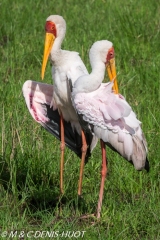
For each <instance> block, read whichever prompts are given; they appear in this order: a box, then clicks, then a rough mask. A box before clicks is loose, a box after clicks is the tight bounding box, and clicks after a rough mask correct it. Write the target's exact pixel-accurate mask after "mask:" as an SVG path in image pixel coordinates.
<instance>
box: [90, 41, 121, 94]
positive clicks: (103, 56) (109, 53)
mask: <svg viewBox="0 0 160 240" xmlns="http://www.w3.org/2000/svg"><path fill="white" fill-rule="evenodd" d="M89 57H90V62H92V61H93V59H96V60H97V62H98V61H101V62H103V63H104V64H105V65H106V70H107V73H108V76H109V79H110V81H114V85H113V90H114V92H115V93H118V84H117V79H116V67H115V55H114V47H113V44H112V42H110V41H108V40H101V41H97V42H95V43H94V44H93V45H92V47H91V49H90V53H89Z"/></svg>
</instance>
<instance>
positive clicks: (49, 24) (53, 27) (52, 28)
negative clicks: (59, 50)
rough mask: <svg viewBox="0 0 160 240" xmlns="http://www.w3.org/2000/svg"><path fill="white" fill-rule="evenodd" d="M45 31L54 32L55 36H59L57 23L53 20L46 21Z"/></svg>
mask: <svg viewBox="0 0 160 240" xmlns="http://www.w3.org/2000/svg"><path fill="white" fill-rule="evenodd" d="M45 31H46V33H52V34H53V35H54V36H55V37H56V36H57V30H56V25H55V24H54V23H53V22H50V21H47V22H46V25H45Z"/></svg>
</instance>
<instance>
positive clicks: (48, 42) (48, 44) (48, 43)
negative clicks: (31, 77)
mask: <svg viewBox="0 0 160 240" xmlns="http://www.w3.org/2000/svg"><path fill="white" fill-rule="evenodd" d="M54 40H55V36H54V35H53V34H52V33H46V37H45V43H44V54H43V62H42V70H41V78H42V80H43V78H44V73H45V69H46V65H47V61H48V57H49V54H50V52H51V49H52V46H53V44H54Z"/></svg>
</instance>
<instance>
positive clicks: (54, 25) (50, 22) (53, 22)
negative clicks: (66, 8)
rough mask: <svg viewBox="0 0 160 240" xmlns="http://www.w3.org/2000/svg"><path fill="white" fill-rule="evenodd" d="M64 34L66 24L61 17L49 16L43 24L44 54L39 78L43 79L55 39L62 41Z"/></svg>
mask: <svg viewBox="0 0 160 240" xmlns="http://www.w3.org/2000/svg"><path fill="white" fill-rule="evenodd" d="M65 32H66V22H65V20H64V19H63V17H61V16H59V15H51V16H49V17H48V18H47V19H46V24H45V34H46V35H45V44H44V54H43V62H42V71H41V77H42V80H43V78H44V73H45V69H46V65H47V61H48V57H49V54H50V52H51V49H52V47H53V45H54V41H55V39H56V38H58V37H59V38H61V41H62V40H63V38H64V36H65Z"/></svg>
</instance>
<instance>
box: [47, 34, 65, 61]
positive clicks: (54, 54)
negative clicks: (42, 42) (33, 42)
mask: <svg viewBox="0 0 160 240" xmlns="http://www.w3.org/2000/svg"><path fill="white" fill-rule="evenodd" d="M63 38H64V37H63V36H58V37H56V39H55V41H54V44H53V47H52V49H51V53H50V57H51V61H52V62H56V61H57V59H58V58H59V57H60V55H61V51H62V50H61V45H62V41H63Z"/></svg>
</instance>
